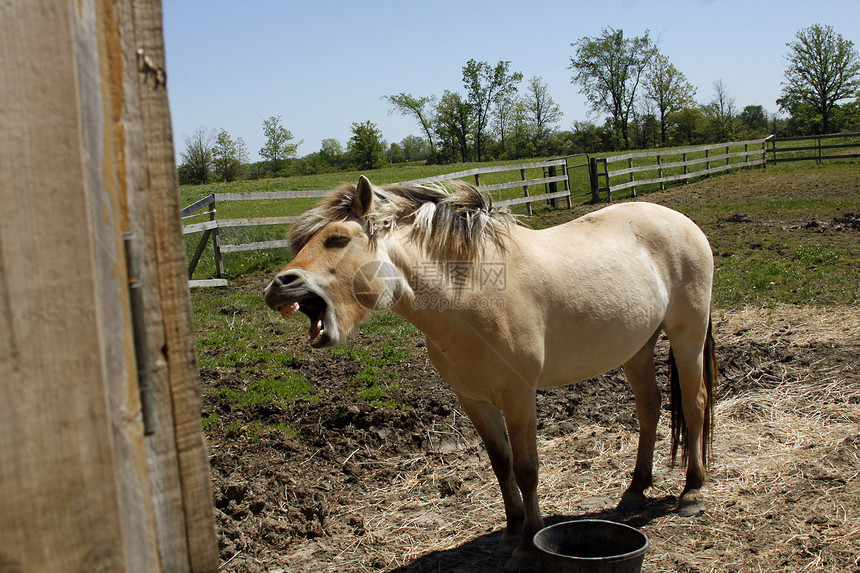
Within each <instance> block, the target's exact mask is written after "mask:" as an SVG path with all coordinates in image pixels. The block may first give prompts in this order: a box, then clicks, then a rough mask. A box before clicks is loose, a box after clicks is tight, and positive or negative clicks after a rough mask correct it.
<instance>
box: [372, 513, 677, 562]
mask: <svg viewBox="0 0 860 573" xmlns="http://www.w3.org/2000/svg"><path fill="white" fill-rule="evenodd" d="M676 505H677V498H675V497H674V496H667V497H664V498H659V499H653V500H651V501H650V502H649V503H648V505H646V506H645V507H644V508H643V509H642V510H641V511H636V512H625V513H619V512H617V511H614V510H609V511H599V512H588V513H581V514H578V515H555V516H549V517H544V524H545V525H546V526H547V527H548V526H550V525H555V524H557V523H562V522H565V521H575V520H579V519H605V520H607V521H615V522H617V523H623V524H625V525H630V526H632V527H636V528H640V529H641V528H643V527H645V526H646V525H648V524H649V523H650V522H651V521H653V520H654V519H656V518H658V517H662V516H665V515H666V514H668V513H671V512H673V511H674V510H675V507H676ZM501 539H502V530H501V529H499V530H498V531H494V532H493V533H487V534H485V535H481V536H479V537H476V538H475V539H473V540H471V541H469V542H467V543H464V544H462V545H460V546H458V547H454V548H452V549H447V550H444V551H433V552H432V553H428V554H426V555H424V556H422V557H420V558H418V559H416V560H415V561H413V562H412V563H410V564H408V565H404V566H403V567H398V568H397V569H390V570H389V571H388V573H430V572H434V573H490V572H496V571H502V570H503V569H504V566H505V562H507V560H508V556H507V555H500V554H498V553H496V547H498V545H499V542H500V541H501Z"/></svg>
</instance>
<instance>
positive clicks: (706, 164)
mask: <svg viewBox="0 0 860 573" xmlns="http://www.w3.org/2000/svg"><path fill="white" fill-rule="evenodd" d="M710 152H711V150H710V149H706V150H705V158H706V159H707V158H708V157H710V156H711V153H710ZM710 170H711V162H710V161H705V171H706V172H707V171H710ZM705 176H706V177H709V176H710V174H709V173H705Z"/></svg>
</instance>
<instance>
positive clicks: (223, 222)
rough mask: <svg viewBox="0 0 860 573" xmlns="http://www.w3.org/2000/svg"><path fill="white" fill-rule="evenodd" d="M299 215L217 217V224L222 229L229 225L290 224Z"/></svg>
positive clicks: (297, 218)
mask: <svg viewBox="0 0 860 573" xmlns="http://www.w3.org/2000/svg"><path fill="white" fill-rule="evenodd" d="M299 218H300V217H257V218H253V219H219V220H218V226H219V227H220V228H222V229H225V228H229V227H261V226H263V225H291V224H293V223H295V222H296V221H298V220H299Z"/></svg>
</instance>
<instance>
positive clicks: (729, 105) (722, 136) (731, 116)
mask: <svg viewBox="0 0 860 573" xmlns="http://www.w3.org/2000/svg"><path fill="white" fill-rule="evenodd" d="M705 113H706V114H707V116H708V118H709V119H710V123H711V129H710V132H711V138H712V139H713V140H714V141H731V140H732V139H733V138H734V135H735V117H736V116H737V114H738V113H737V107H735V98H734V97H732V96H731V94H729V89H728V88H727V87H726V84H725V83H724V82H723V80H721V79H720V80H717V81H715V82H714V99H712V100H711V101H710V103H708V105H706V106H705Z"/></svg>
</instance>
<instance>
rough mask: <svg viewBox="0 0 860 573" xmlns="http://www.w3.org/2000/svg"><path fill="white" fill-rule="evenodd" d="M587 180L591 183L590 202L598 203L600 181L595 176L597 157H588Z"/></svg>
mask: <svg viewBox="0 0 860 573" xmlns="http://www.w3.org/2000/svg"><path fill="white" fill-rule="evenodd" d="M588 180H589V182H590V183H591V202H592V203H600V183H599V181H598V178H597V158H596V157H590V158H589V159H588Z"/></svg>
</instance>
